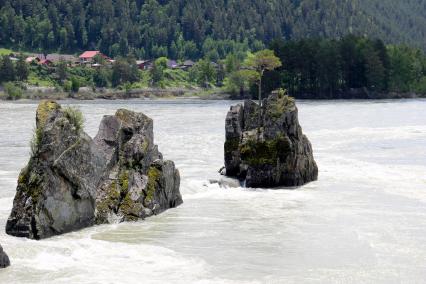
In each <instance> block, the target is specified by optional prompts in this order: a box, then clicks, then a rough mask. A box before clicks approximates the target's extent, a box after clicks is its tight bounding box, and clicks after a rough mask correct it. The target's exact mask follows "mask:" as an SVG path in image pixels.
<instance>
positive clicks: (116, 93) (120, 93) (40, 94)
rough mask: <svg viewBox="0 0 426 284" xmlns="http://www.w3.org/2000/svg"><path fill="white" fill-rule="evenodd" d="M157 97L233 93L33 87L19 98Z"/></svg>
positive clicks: (223, 96) (211, 96) (223, 97)
mask: <svg viewBox="0 0 426 284" xmlns="http://www.w3.org/2000/svg"><path fill="white" fill-rule="evenodd" d="M138 98H146V99H157V98H198V99H206V100H229V99H231V95H230V94H227V93H225V92H223V91H222V90H219V89H211V90H203V89H199V88H191V89H189V88H188V89H185V88H165V89H160V88H143V89H142V88H141V89H132V90H118V89H91V88H81V89H80V90H79V92H77V93H69V92H63V91H60V90H57V89H55V88H45V87H44V88H41V87H33V88H29V89H27V90H25V91H23V93H22V95H21V96H20V98H19V100H22V99H27V100H48V99H49V100H64V99H76V100H96V99H105V100H125V99H138ZM0 100H10V98H9V97H8V95H7V94H6V93H5V92H2V91H0Z"/></svg>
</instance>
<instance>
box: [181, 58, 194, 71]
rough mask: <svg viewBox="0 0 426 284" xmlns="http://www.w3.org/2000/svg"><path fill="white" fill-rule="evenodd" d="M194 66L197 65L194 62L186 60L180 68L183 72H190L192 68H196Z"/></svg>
mask: <svg viewBox="0 0 426 284" xmlns="http://www.w3.org/2000/svg"><path fill="white" fill-rule="evenodd" d="M194 65H195V62H194V61H192V60H185V61H184V62H183V63H182V65H181V66H180V68H181V69H182V70H188V69H190V68H192V67H194Z"/></svg>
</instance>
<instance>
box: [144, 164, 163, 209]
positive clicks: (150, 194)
mask: <svg viewBox="0 0 426 284" xmlns="http://www.w3.org/2000/svg"><path fill="white" fill-rule="evenodd" d="M161 175H162V174H161V171H160V170H159V169H158V168H156V167H155V166H151V167H150V168H149V169H148V185H147V190H146V196H145V204H146V203H150V202H152V201H153V200H154V196H155V191H156V190H157V188H158V187H159V183H160V181H161Z"/></svg>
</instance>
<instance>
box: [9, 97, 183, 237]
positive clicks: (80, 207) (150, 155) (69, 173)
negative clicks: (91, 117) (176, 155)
mask: <svg viewBox="0 0 426 284" xmlns="http://www.w3.org/2000/svg"><path fill="white" fill-rule="evenodd" d="M179 182H180V180H179V172H178V170H176V169H175V167H174V164H173V162H171V161H163V159H162V156H161V153H159V152H158V149H157V146H155V145H154V141H153V122H152V120H151V119H150V118H148V117H147V116H145V115H143V114H141V113H134V112H131V111H127V110H118V111H117V113H116V115H115V116H106V117H104V119H103V120H102V123H101V126H100V129H99V133H98V135H97V136H96V138H95V139H91V138H90V137H89V136H88V135H87V134H86V133H85V132H84V131H83V130H82V116H81V113H79V112H78V111H77V110H75V109H72V108H65V109H63V108H61V106H60V105H59V104H57V103H56V102H51V101H45V102H42V103H40V105H39V107H38V109H37V115H36V131H35V135H34V139H33V142H32V155H31V158H30V161H29V163H28V165H27V166H26V167H25V168H24V169H23V170H22V171H21V173H20V175H19V178H18V187H17V192H16V196H15V199H14V202H13V209H12V213H11V215H10V217H9V219H8V221H7V224H6V232H7V233H8V234H10V235H14V236H18V237H27V238H33V239H41V238H46V237H49V236H53V235H58V234H62V233H66V232H70V231H73V230H77V229H81V228H84V227H88V226H91V225H93V224H95V223H98V224H100V223H108V222H121V221H127V220H137V219H139V218H145V217H148V216H151V215H153V214H157V213H160V212H162V211H164V210H166V209H168V208H171V207H175V206H178V205H179V204H181V203H182V198H181V195H180V192H179Z"/></svg>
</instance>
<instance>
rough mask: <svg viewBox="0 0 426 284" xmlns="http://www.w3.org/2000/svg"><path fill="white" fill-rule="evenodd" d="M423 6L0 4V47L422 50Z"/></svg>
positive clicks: (230, 1)
mask: <svg viewBox="0 0 426 284" xmlns="http://www.w3.org/2000/svg"><path fill="white" fill-rule="evenodd" d="M425 14H426V1H425V0H404V1H400V0H386V1H382V0H267V1H265V0H185V1H184V0H0V46H3V47H4V46H6V47H11V48H13V49H15V50H17V49H19V50H30V51H40V52H53V51H55V52H56V51H57V52H63V53H66V52H70V53H76V52H77V51H80V50H85V49H99V50H101V51H102V52H104V53H105V54H107V55H109V56H112V57H115V56H117V55H123V56H126V55H128V54H129V53H132V54H134V55H135V56H136V57H138V58H158V57H161V56H167V57H169V58H174V59H184V58H192V59H198V58H201V57H205V56H207V57H208V58H209V59H211V60H213V61H215V60H217V59H219V58H224V57H225V55H226V54H228V53H230V52H232V53H238V52H245V51H246V50H247V49H251V50H254V51H255V50H260V49H262V48H263V47H264V46H267V45H269V43H270V42H271V41H272V40H273V39H276V38H284V39H300V38H306V37H321V38H323V37H327V38H340V37H342V36H344V35H346V34H348V33H353V34H356V35H362V36H368V37H370V38H380V39H382V40H383V41H384V42H385V43H386V44H391V43H398V44H401V43H403V44H409V45H412V46H415V47H420V48H423V49H424V48H425V42H426V29H425V26H426V17H425Z"/></svg>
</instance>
